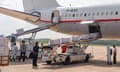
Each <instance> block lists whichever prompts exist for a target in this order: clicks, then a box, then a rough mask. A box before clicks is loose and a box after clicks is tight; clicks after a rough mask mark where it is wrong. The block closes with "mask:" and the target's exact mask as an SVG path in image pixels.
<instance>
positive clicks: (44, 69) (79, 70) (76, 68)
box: [0, 46, 120, 72]
mask: <svg viewBox="0 0 120 72" xmlns="http://www.w3.org/2000/svg"><path fill="white" fill-rule="evenodd" d="M92 47H93V55H94V58H93V59H92V60H91V61H90V62H89V63H80V62H79V63H73V64H71V65H67V66H64V65H62V64H59V65H57V64H54V65H46V64H45V63H41V62H39V63H38V65H39V66H38V68H37V69H33V68H32V64H31V63H32V60H27V61H26V62H25V63H22V62H20V63H19V62H11V63H10V65H9V66H7V67H0V68H1V70H2V72H120V47H117V49H118V56H117V61H118V63H117V64H116V65H114V64H113V65H107V64H106V47H105V46H90V47H89V48H88V50H87V52H90V51H92Z"/></svg>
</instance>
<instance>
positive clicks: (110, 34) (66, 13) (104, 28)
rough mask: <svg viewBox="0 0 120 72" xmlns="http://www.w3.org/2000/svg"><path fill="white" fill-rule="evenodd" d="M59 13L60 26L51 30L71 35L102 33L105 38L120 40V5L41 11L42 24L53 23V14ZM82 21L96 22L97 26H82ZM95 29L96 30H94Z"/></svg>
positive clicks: (59, 8)
mask: <svg viewBox="0 0 120 72" xmlns="http://www.w3.org/2000/svg"><path fill="white" fill-rule="evenodd" d="M54 11H58V12H59V15H57V16H59V18H60V19H59V24H57V25H56V26H54V27H51V28H50V29H51V30H54V31H57V32H60V33H65V34H70V35H81V34H89V33H94V32H96V31H97V32H100V33H101V34H102V37H103V38H120V32H119V31H120V5H108V6H107V5H106V6H91V7H58V8H56V9H50V10H46V11H40V12H41V17H40V21H41V23H44V24H46V23H47V24H48V23H51V22H52V13H53V12H54ZM82 21H95V22H96V24H97V25H98V26H99V31H98V30H96V28H95V27H94V25H96V24H81V22H82ZM94 28H95V29H94Z"/></svg>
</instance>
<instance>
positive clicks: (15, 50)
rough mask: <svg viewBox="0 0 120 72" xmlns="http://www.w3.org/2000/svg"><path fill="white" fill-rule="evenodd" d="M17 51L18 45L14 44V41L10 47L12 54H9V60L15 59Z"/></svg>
mask: <svg viewBox="0 0 120 72" xmlns="http://www.w3.org/2000/svg"><path fill="white" fill-rule="evenodd" d="M17 52H18V47H17V46H16V43H14V44H13V46H12V48H11V54H12V55H11V61H15V60H16V56H17Z"/></svg>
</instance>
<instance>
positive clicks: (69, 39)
mask: <svg viewBox="0 0 120 72" xmlns="http://www.w3.org/2000/svg"><path fill="white" fill-rule="evenodd" d="M71 42H72V41H71V38H62V39H61V44H64V43H71Z"/></svg>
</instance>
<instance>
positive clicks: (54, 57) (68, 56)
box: [42, 45, 93, 65]
mask: <svg viewBox="0 0 120 72" xmlns="http://www.w3.org/2000/svg"><path fill="white" fill-rule="evenodd" d="M86 48H87V45H85V46H83V47H81V46H80V45H69V46H66V52H64V53H57V51H56V50H57V48H56V47H52V46H44V47H43V55H42V61H44V62H46V63H47V64H52V63H63V64H64V65H69V64H71V63H72V62H75V61H82V62H88V61H89V60H90V58H92V57H93V56H92V54H91V53H85V50H86Z"/></svg>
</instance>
